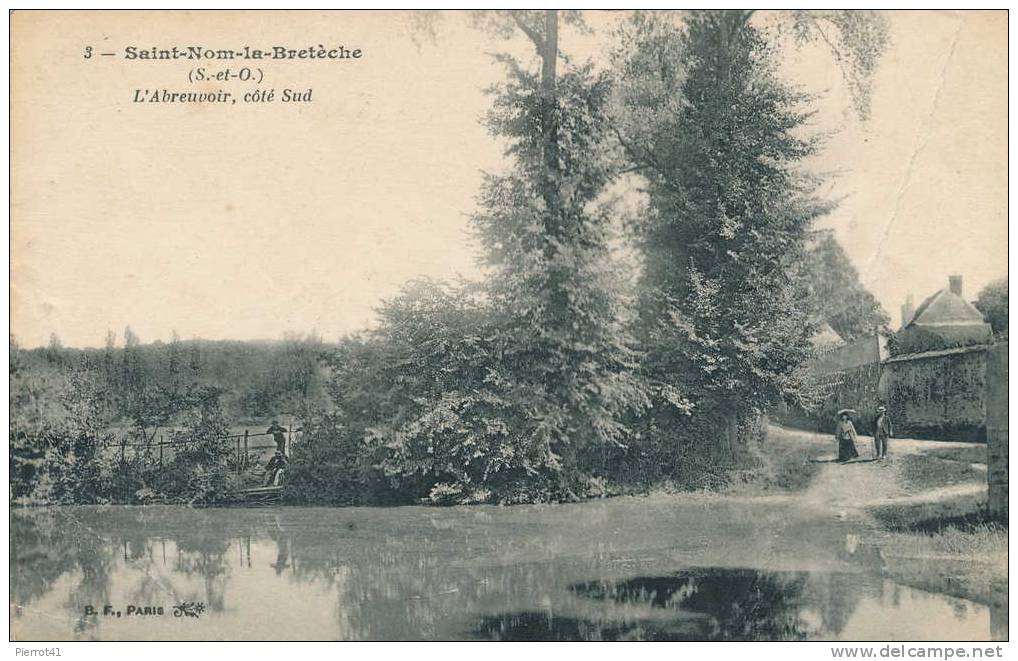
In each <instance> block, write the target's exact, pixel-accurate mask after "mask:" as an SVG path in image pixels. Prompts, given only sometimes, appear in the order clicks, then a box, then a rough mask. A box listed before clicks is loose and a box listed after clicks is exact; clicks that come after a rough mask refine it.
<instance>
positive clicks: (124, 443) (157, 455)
mask: <svg viewBox="0 0 1018 661" xmlns="http://www.w3.org/2000/svg"><path fill="white" fill-rule="evenodd" d="M299 431H300V430H297V431H294V430H293V428H292V427H288V428H287V430H286V439H287V440H286V454H287V455H289V454H290V451H291V448H292V444H293V440H294V436H295V434H297V433H299ZM271 436H273V434H270V433H268V432H255V433H252V432H251V430H249V429H245V430H244V433H243V434H228V435H226V436H219V437H216V438H215V439H213V440H217V441H230V442H231V443H232V445H233V455H234V459H233V461H232V462H231V463H232V464H233V465H232V468H233V469H234V470H236V472H238V473H241V472H243V471H244V470H246V469H247V468H248V467H249V466H250V465H251V464H252V455H254V456H255V460H256V461H257V457H258V455H259V454H261V452H262V451H264V450H267V449H273V448H275V447H276V444H275V442H274V441H273V442H270V443H268V444H258V443H257V441H255V439H260V438H264V437H271ZM189 442H190V441H185V440H179V439H178V440H175V439H172V438H171V439H170V440H166V437H165V434H160V435H159V438H158V440H156V438H155V437H154V436H153V437H152V438H151V439H146V441H144V442H139V441H131V440H129V437H128V436H126V435H125V436H123V437H121V438H120V439H119V440H113V441H112V442H109V443H104V444H102V445H101V446H100V447H101V448H102V449H105V450H108V449H114V450H119V451H120V460H121V461H126V460H127V453H128V448H130V449H131V451H132V452H133V453H134V456H135V458H137V457H138V456H139V455H142V454H144V455H147V456H150V457H152V459H153V460H154V461H157V462H158V464H159V467H160V468H162V466H163V462H164V461H165V460H166V459H167V458H168V457H167V456H166V455H167V454H168V452H167V448H169V450H170V451H171V452H175V451H176V448H177V447H179V446H182V445H187V444H188V443H189Z"/></svg>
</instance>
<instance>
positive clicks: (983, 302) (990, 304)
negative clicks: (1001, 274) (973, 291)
mask: <svg viewBox="0 0 1018 661" xmlns="http://www.w3.org/2000/svg"><path fill="white" fill-rule="evenodd" d="M975 306H976V308H977V309H978V310H979V311H980V312H982V313H983V316H984V317H986V321H987V322H988V323H989V324H990V326H991V327H992V328H993V334H994V335H996V336H997V337H1003V338H1006V337H1007V278H1000V279H999V280H994V281H993V282H991V283H990V284H988V285H986V286H985V287H983V289H982V291H980V292H979V296H978V297H977V298H976V301H975Z"/></svg>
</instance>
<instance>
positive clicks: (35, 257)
mask: <svg viewBox="0 0 1018 661" xmlns="http://www.w3.org/2000/svg"><path fill="white" fill-rule="evenodd" d="M889 18H890V27H891V39H892V43H891V45H890V47H889V49H888V51H887V52H886V53H885V55H884V57H883V58H882V60H881V62H880V65H879V68H878V70H877V75H876V78H875V80H874V90H873V103H872V116H871V118H870V120H869V121H867V122H861V121H860V120H859V119H858V118H857V117H856V116H855V115H854V114H853V113H852V112H851V107H850V103H849V99H848V95H847V93H846V90H845V86H844V84H843V82H842V80H841V75H840V70H839V69H838V67H837V65H836V63H835V61H834V60H833V59H832V58H831V57H830V55H829V54H828V53H827V52H826V51H825V50H824V49H823V48H822V47H820V46H818V45H810V46H806V47H803V48H801V49H799V50H795V49H792V48H790V47H789V48H787V49H786V55H787V59H786V60H785V63H784V66H783V74H784V75H785V76H787V78H788V80H789V81H791V82H795V83H797V84H801V85H803V86H804V87H805V89H807V90H809V91H812V92H815V93H818V94H820V95H821V98H820V100H819V101H818V114H817V117H816V120H815V121H816V129H817V130H822V131H836V133H835V134H834V135H833V137H832V138H831V139H830V141H829V142H828V144H827V146H826V148H825V150H824V152H823V153H822V154H821V155H820V156H818V157H817V158H816V159H815V161H814V162H813V163H811V164H810V167H811V168H812V169H815V170H817V171H825V172H834V173H836V176H833V177H832V178H831V179H830V181H829V182H828V183H827V184H825V187H824V189H823V192H824V193H825V194H826V195H828V196H830V197H832V198H837V199H841V203H840V205H839V207H838V208H837V210H836V211H834V212H833V213H832V214H830V215H829V216H828V217H825V218H823V219H821V220H820V221H819V224H818V226H820V227H828V228H832V229H833V230H834V232H835V234H836V236H837V237H838V239H839V241H840V242H841V243H842V245H843V246H844V248H845V250H846V252H847V253H848V255H849V257H850V258H851V260H852V261H853V263H854V264H855V265H856V267H857V269H858V270H859V272H860V275H861V278H862V280H863V282H864V284H865V285H866V286H867V287H869V289H870V290H871V291H872V292H873V293H874V294H875V295H876V297H877V298H878V300H879V301H880V302H881V304H882V305H883V306H884V308H885V309H886V310H887V311H888V313H889V314H890V315H891V318H892V322H893V323H897V321H898V318H899V306H900V305H901V303H902V302H903V300H904V297H905V296H906V295H907V294H908V293H910V292H911V293H912V294H914V295H915V297H916V299H917V302H918V301H919V300H921V299H922V298H924V297H925V296H927V295H929V294H932V293H934V292H935V291H937V290H938V289H940V288H942V287H944V286H946V283H947V276H948V275H949V274H952V273H959V274H962V275H963V276H964V278H965V295H966V297H967V298H970V299H971V298H974V297H975V295H976V294H977V293H978V290H979V289H980V288H981V287H982V286H983V285H985V284H986V283H987V282H989V281H990V280H993V279H995V278H999V277H1004V276H1006V275H1007V197H1006V195H1007V139H1006V138H1007V17H1006V13H1004V12H994V13H988V12H902V13H892V14H889ZM588 20H589V22H590V24H591V25H592V27H593V28H594V31H593V33H592V34H590V35H577V34H576V33H574V32H572V31H569V30H566V31H564V32H563V35H562V39H561V43H560V45H561V47H562V48H563V50H564V51H565V52H567V53H569V54H571V55H572V57H573V58H574V59H576V60H582V59H583V58H585V57H593V58H595V59H598V58H602V57H603V56H602V54H603V52H604V49H605V48H606V47H608V46H611V45H612V41H611V34H610V27H611V23H612V21H613V20H615V17H613V16H611V15H606V14H600V13H596V14H592V15H590V16H589V19H588ZM433 28H434V38H433V39H430V38H427V35H426V34H425V33H424V32H422V31H421V30H420V29H418V28H417V27H415V23H414V22H413V21H411V20H410V18H409V17H408V16H407V15H404V14H399V13H393V12H389V13H384V14H383V13H372V12H351V13H325V12H299V13H298V12H293V13H290V12H283V13H276V14H267V13H258V12H254V13H232V14H224V13H219V12H213V13H206V14H189V13H187V12H177V13H172V14H155V15H152V14H149V15H142V14H138V13H131V12H122V13H118V14H115V15H103V14H102V13H92V14H75V13H50V14H48V15H46V16H42V15H38V14H33V13H31V12H27V13H26V12H21V13H16V14H15V16H14V19H13V28H12V30H13V32H12V89H13V104H12V127H13V133H12V190H13V192H12V221H11V222H12V245H11V257H12V259H11V263H12V317H11V318H12V329H11V331H12V333H13V334H14V335H15V337H16V338H17V339H18V341H19V342H20V343H22V344H23V345H25V346H36V345H41V344H45V343H46V342H47V341H48V339H49V337H50V334H51V333H55V334H56V335H57V336H58V337H59V338H60V340H61V341H62V343H63V344H64V345H66V346H101V345H102V343H103V342H104V339H105V336H106V332H107V330H108V329H112V330H114V331H115V332H117V333H118V335H120V334H121V333H122V330H123V328H124V327H125V326H128V325H129V326H130V327H131V328H132V329H133V331H134V332H135V333H136V334H137V335H138V336H140V338H141V339H142V341H146V342H147V341H154V340H157V339H161V340H167V339H169V337H170V336H171V334H172V333H173V332H174V331H176V332H177V333H178V335H179V336H180V337H182V338H194V337H201V338H206V339H273V338H279V337H281V336H282V335H283V334H284V333H306V332H316V333H317V334H319V335H320V336H321V337H323V338H324V339H326V340H330V339H336V338H338V337H340V336H341V335H342V334H344V333H347V332H351V331H355V330H358V329H361V328H365V327H367V326H369V325H370V324H372V323H373V320H374V308H375V306H377V304H378V303H379V302H380V301H381V300H382V299H384V298H386V297H389V296H392V295H394V294H395V293H397V292H398V291H399V288H400V286H401V284H403V283H405V282H406V281H408V280H410V279H413V278H415V277H421V276H427V277H434V278H451V277H456V276H457V275H463V276H465V277H477V275H478V269H477V266H476V263H475V259H476V257H477V255H478V252H477V246H476V244H475V243H474V241H473V240H472V238H471V235H470V226H469V216H470V213H471V212H472V211H473V210H474V209H475V199H476V195H477V192H478V190H479V186H480V183H481V181H482V177H483V173H484V172H497V171H499V170H501V169H502V168H504V167H505V159H504V157H503V153H502V149H503V145H501V144H500V143H499V142H498V141H497V140H496V139H494V138H493V137H492V136H490V135H489V134H488V132H487V130H486V129H485V127H484V126H483V125H482V124H481V123H480V121H479V120H480V119H482V118H483V116H484V113H485V111H486V109H487V108H488V106H489V104H490V101H491V98H490V96H488V95H487V94H485V91H484V90H485V89H486V88H488V87H489V86H490V85H491V84H492V83H495V82H498V81H499V80H501V79H502V76H503V70H502V68H501V67H500V66H499V65H498V64H496V63H495V62H494V61H493V60H492V58H491V57H490V54H491V53H494V52H499V51H505V50H509V51H512V52H515V53H517V54H522V55H524V61H525V62H530V61H532V59H531V58H529V57H527V56H526V53H527V44H526V43H525V42H524V41H523V40H522V38H517V39H515V40H512V41H508V42H506V41H501V40H499V39H497V38H494V37H492V36H490V35H487V34H485V33H483V32H480V31H478V30H475V29H473V28H472V27H471V26H470V25H469V23H468V21H467V20H466V19H465V17H464V16H462V15H456V14H446V15H444V16H441V17H439V20H437V21H435V22H434V23H433ZM319 43H321V44H328V45H332V44H337V45H338V44H343V45H345V46H347V47H348V48H360V49H361V50H362V51H363V57H362V58H361V59H359V60H356V61H341V62H335V61H333V62H330V61H314V62H311V61H303V62H268V63H264V64H258V66H259V67H261V68H262V69H263V74H264V76H265V80H264V81H263V83H262V85H261V87H262V88H271V89H275V90H276V93H277V94H281V91H282V90H283V89H284V88H290V89H299V90H306V89H308V88H310V89H312V90H313V102H312V103H310V104H293V103H290V104H284V103H273V104H246V103H238V104H236V105H229V106H212V107H205V106H201V107H195V106H189V105H173V104H136V103H132V102H131V100H132V96H133V93H134V90H135V89H160V88H166V89H169V90H176V91H187V90H193V89H207V90H216V89H225V90H228V91H232V92H234V93H238V94H239V93H242V92H243V91H247V90H250V89H254V87H255V86H254V85H253V84H241V83H239V82H227V83H201V84H198V85H196V86H192V85H190V84H189V83H188V82H187V76H188V73H189V71H190V69H191V67H192V66H193V64H188V63H186V62H178V61H171V62H164V61H157V62H137V61H135V62H128V61H124V60H123V58H122V57H119V56H118V57H111V58H93V59H89V60H85V59H83V57H82V53H83V51H82V50H81V48H82V47H83V46H85V45H87V44H95V46H96V47H97V48H99V47H102V49H103V50H105V49H109V50H113V51H116V52H122V49H123V47H124V46H127V45H137V46H141V47H147V46H148V47H150V46H152V45H158V46H160V47H164V46H169V45H173V44H186V45H190V44H206V45H209V46H214V47H217V48H218V47H222V46H230V47H236V46H238V45H241V44H252V45H262V44H264V45H274V44H294V45H295V46H302V45H303V44H319ZM211 66H213V67H218V66H219V65H211Z"/></svg>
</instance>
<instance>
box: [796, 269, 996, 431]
mask: <svg viewBox="0 0 1018 661" xmlns="http://www.w3.org/2000/svg"><path fill="white" fill-rule="evenodd" d="M902 317H903V319H902V321H903V325H902V328H901V330H899V331H898V332H897V333H895V334H894V335H893V336H892V337H891V338H890V341H889V342H888V343H887V345H885V343H884V341H883V340H884V338H882V337H880V336H879V335H877V334H874V335H872V336H869V337H862V338H858V339H856V340H855V341H853V342H850V343H844V344H841V345H837V344H835V343H825V344H827V346H826V347H825V349H826V350H824V351H818V352H817V353H818V355H817V356H816V358H815V359H814V360H813V361H811V362H810V364H809V369H810V371H811V372H812V373H813V375H814V379H815V381H816V383H817V388H818V393H817V394H818V395H819V396H820V399H821V401H819V402H817V403H816V404H815V405H814V406H813V408H812V410H811V411H810V412H809V413H805V412H804V413H805V415H799V416H798V417H799V418H804V417H808V418H810V419H811V420H812V422H813V423H814V424H815V425H817V428H819V429H828V428H829V427H830V426H831V425H833V421H834V417H835V412H836V411H837V410H839V409H841V408H846V407H847V408H854V409H856V410H857V411H859V413H860V418H859V420H858V421H857V422H856V428H857V429H859V430H860V431H861V432H863V433H869V431H870V427H871V422H872V419H873V415H874V413H875V410H876V407H877V406H878V405H881V404H883V405H885V406H887V408H888V410H889V411H890V413H891V418H892V419H893V420H894V426H895V431H896V432H897V433H898V434H900V435H903V436H910V437H913V438H932V439H944V440H966V441H981V440H985V439H986V437H987V431H988V427H989V426H992V425H990V424H989V423H988V422H987V420H988V419H990V411H988V404H987V388H988V386H989V382H990V381H991V380H992V379H990V377H989V376H988V372H989V373H991V374H992V373H993V370H995V369H997V367H998V365H997V363H998V362H999V361H1000V360H1001V359H1000V357H999V352H994V351H991V344H990V343H991V342H992V333H991V331H990V325H989V324H987V323H986V321H985V319H984V318H983V315H982V314H981V313H980V312H979V310H977V309H976V308H975V306H973V305H972V304H971V303H969V302H968V301H966V300H965V299H964V298H963V292H962V278H961V276H957V275H953V276H951V277H950V278H949V279H948V283H947V287H945V288H944V289H941V290H940V291H938V292H936V293H934V294H933V295H931V296H930V297H928V298H927V299H926V300H924V301H923V302H922V304H921V305H920V306H919V307H918V308H915V309H913V308H912V301H911V300H907V301H906V302H905V305H903V306H902ZM823 335H824V336H825V335H826V334H823ZM814 345H815V346H816V345H817V342H814ZM888 345H889V346H888ZM818 348H819V347H818ZM1003 360H1005V361H1006V354H1005V357H1004V359H1003ZM995 361H996V362H995ZM990 363H992V364H990ZM1005 365H1006V363H1005ZM1004 369H1005V370H1006V366H1005V368H1004ZM998 426H999V425H998ZM1004 434H1005V435H1006V432H1004Z"/></svg>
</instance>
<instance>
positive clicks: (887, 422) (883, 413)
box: [873, 405, 894, 459]
mask: <svg viewBox="0 0 1018 661" xmlns="http://www.w3.org/2000/svg"><path fill="white" fill-rule="evenodd" d="M892 436H894V428H893V427H892V426H891V416H889V415H887V407H886V406H883V405H881V406H878V407H877V417H876V420H874V421H873V458H874V459H887V439H889V438H890V437H892Z"/></svg>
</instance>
